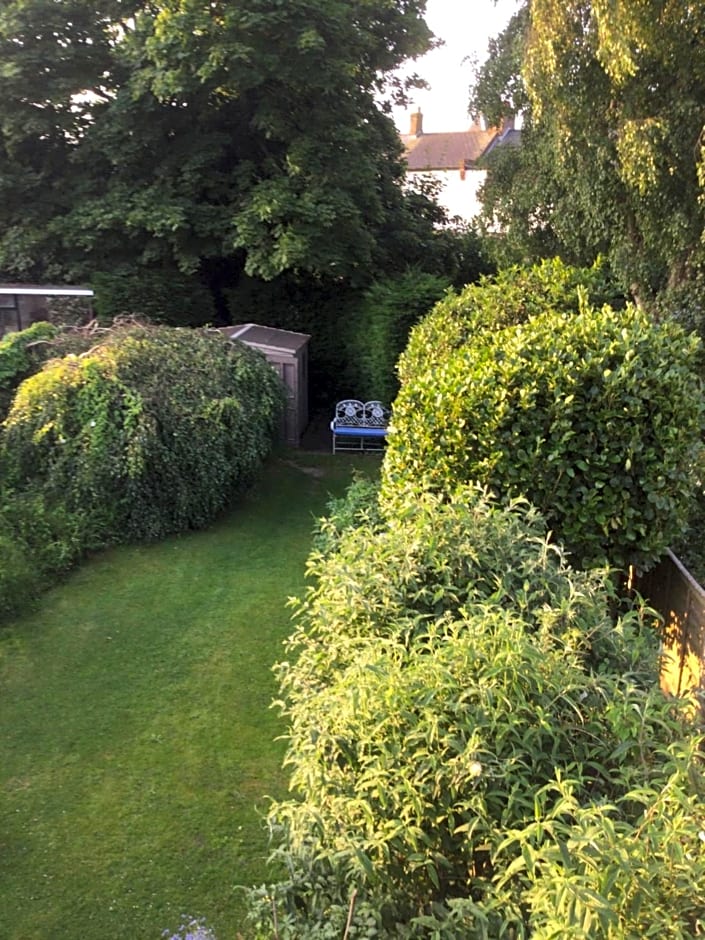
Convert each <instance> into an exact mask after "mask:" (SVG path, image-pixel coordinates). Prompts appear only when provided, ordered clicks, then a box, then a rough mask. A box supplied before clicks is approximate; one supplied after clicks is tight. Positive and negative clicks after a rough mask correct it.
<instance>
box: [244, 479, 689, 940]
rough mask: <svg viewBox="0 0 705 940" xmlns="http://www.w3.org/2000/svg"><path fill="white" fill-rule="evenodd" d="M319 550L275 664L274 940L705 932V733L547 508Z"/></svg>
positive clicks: (264, 920) (369, 536)
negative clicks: (286, 657) (569, 557)
mask: <svg viewBox="0 0 705 940" xmlns="http://www.w3.org/2000/svg"><path fill="white" fill-rule="evenodd" d="M403 496H404V498H403V499H402V498H401V496H400V499H399V500H398V502H397V503H396V504H395V505H397V506H402V505H406V506H408V507H409V508H408V509H407V510H405V511H404V512H401V513H398V514H397V513H394V514H387V515H386V516H384V517H377V518H376V519H373V520H371V521H370V522H368V523H365V524H363V525H361V526H358V527H352V528H350V527H346V528H345V529H344V530H342V532H340V533H339V536H338V541H337V548H336V550H335V551H332V552H327V553H325V554H320V553H315V554H314V555H312V557H311V559H310V564H309V573H310V574H311V575H313V577H314V582H313V584H312V586H311V587H310V589H309V591H308V593H307V595H306V596H305V598H304V599H303V601H301V602H299V603H298V605H297V629H296V632H295V634H294V636H293V638H292V640H291V642H290V645H289V653H290V654H291V658H292V659H291V662H288V663H282V664H280V666H279V667H278V674H279V681H280V686H281V692H282V704H283V708H284V711H285V714H286V715H287V717H288V719H289V724H290V729H289V749H288V755H287V763H288V765H289V766H290V767H291V770H292V777H291V784H292V787H293V789H294V791H295V792H297V793H298V794H299V799H298V800H290V801H285V802H281V803H277V804H275V805H274V806H273V808H272V812H271V814H270V825H271V826H272V829H273V831H274V832H275V833H276V834H277V835H278V837H279V839H280V840H281V845H280V849H279V851H278V853H277V857H278V859H279V861H280V862H281V863H283V865H284V866H285V869H284V870H285V871H286V872H287V876H286V878H285V879H283V880H282V881H281V882H280V883H279V884H277V885H273V886H269V887H267V888H266V889H260V890H258V891H256V892H254V893H253V904H254V907H253V919H254V921H255V923H256V924H257V926H258V929H259V931H260V932H259V934H258V935H259V936H271V935H273V932H274V931H273V929H272V907H273V906H274V907H275V909H276V915H277V936H278V937H280V938H294V937H296V938H301V940H304V938H306V940H313V938H324V937H339V936H341V935H342V933H343V929H344V927H345V924H346V920H347V917H348V915H349V911H350V908H351V898H352V897H353V896H354V893H355V896H356V897H357V903H356V906H355V911H354V915H353V918H352V928H351V930H350V933H349V936H351V937H373V936H375V937H418V938H421V937H429V936H433V937H439V938H449V940H450V938H457V937H464V938H465V937H467V938H469V940H480V938H492V940H499V938H500V937H509V936H514V937H517V938H518V937H528V936H532V937H534V938H539V937H541V938H545V940H547V938H548V937H551V936H561V937H575V938H578V937H580V938H587V937H596V938H599V937H604V938H607V937H611V938H613V937H636V936H639V937H641V936H654V937H655V936H665V935H668V936H672V937H682V938H685V937H691V936H694V935H696V934H697V932H698V930H700V929H702V928H703V926H705V902H703V901H702V899H701V892H700V890H699V884H700V882H701V879H702V877H703V876H704V875H705V852H704V851H703V845H702V841H701V840H702V832H703V823H704V821H705V813H704V812H703V808H702V804H701V803H700V793H701V792H702V789H701V788H702V786H703V784H705V779H704V778H703V773H702V767H701V764H700V760H699V757H698V748H699V744H700V740H699V738H698V736H697V735H695V734H693V733H692V732H691V731H690V730H689V729H688V727H687V725H686V723H685V720H684V718H683V716H682V714H681V710H680V707H679V705H678V703H677V702H672V701H668V700H667V699H666V698H665V696H663V695H662V694H661V693H660V691H658V690H657V689H656V688H655V687H654V686H655V681H656V675H657V673H656V658H655V647H654V644H655V637H654V634H653V631H652V630H651V629H650V627H649V626H648V625H647V624H645V622H644V614H645V612H644V611H642V610H640V609H639V608H635V609H633V610H631V611H630V612H628V613H627V614H625V615H624V616H623V617H622V618H621V619H620V620H618V621H617V622H616V623H615V622H614V621H613V620H612V618H611V617H610V614H609V609H610V604H611V593H610V589H609V583H608V581H607V580H606V579H603V578H602V577H600V576H598V574H597V573H595V572H593V573H581V572H576V571H573V570H571V569H570V568H569V567H568V565H567V564H566V561H565V558H564V557H563V554H562V552H561V551H560V549H558V548H557V547H556V546H554V545H551V544H550V543H549V542H548V541H547V540H546V533H545V529H544V527H543V525H542V523H541V519H540V518H539V517H538V515H537V514H536V512H535V511H534V510H533V509H531V508H529V507H527V506H526V504H524V503H522V502H519V503H513V504H511V505H510V506H508V507H506V508H500V507H499V506H498V505H497V504H496V503H495V502H494V501H492V500H491V499H490V498H488V497H487V496H486V495H483V494H482V493H481V492H479V491H478V490H473V489H469V488H464V489H460V490H458V491H456V492H454V493H452V494H450V495H446V496H445V497H441V496H433V495H430V494H428V493H420V492H418V491H412V490H408V491H407V492H406V493H404V494H403Z"/></svg>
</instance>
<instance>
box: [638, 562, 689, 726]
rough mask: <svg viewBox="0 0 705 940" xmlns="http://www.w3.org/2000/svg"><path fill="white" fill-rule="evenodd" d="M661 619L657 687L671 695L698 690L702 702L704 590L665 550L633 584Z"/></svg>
mask: <svg viewBox="0 0 705 940" xmlns="http://www.w3.org/2000/svg"><path fill="white" fill-rule="evenodd" d="M636 587H637V589H638V591H639V593H640V594H641V595H642V596H643V597H644V598H646V600H647V602H648V603H649V604H650V606H651V607H653V608H655V610H657V611H658V612H659V613H660V614H661V616H662V617H663V619H664V657H663V664H662V667H661V688H662V689H664V691H666V692H670V693H672V694H674V695H684V694H688V693H700V695H699V700H700V707H701V709H702V708H703V705H704V704H705V697H704V695H705V590H704V589H703V588H702V587H701V586H700V585H699V584H698V582H697V581H696V580H695V578H693V576H692V575H691V574H690V572H689V571H688V569H687V568H686V567H685V566H684V565H683V564H682V563H681V562H680V561H679V560H678V558H676V556H675V555H674V554H673V553H672V552H670V551H669V552H668V553H667V554H666V555H665V556H664V558H663V559H662V560H661V561H660V562H659V564H658V565H657V566H656V567H655V568H653V569H652V570H651V571H649V572H648V573H647V574H646V575H643V576H642V578H641V579H640V580H639V581H638V583H637V584H636Z"/></svg>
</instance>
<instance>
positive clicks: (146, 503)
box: [2, 326, 283, 545]
mask: <svg viewBox="0 0 705 940" xmlns="http://www.w3.org/2000/svg"><path fill="white" fill-rule="evenodd" d="M101 338H102V340H103V341H102V342H101V343H100V344H99V345H98V346H96V347H94V348H93V349H92V350H91V351H90V352H89V353H86V354H84V355H82V356H80V357H77V356H67V357H65V358H64V359H61V360H54V361H52V362H50V363H48V364H47V365H46V366H45V368H44V369H43V370H42V372H40V373H37V374H36V375H34V376H32V377H30V378H29V379H27V380H26V381H25V382H24V383H23V384H22V385H21V386H20V388H19V390H18V392H17V395H16V396H15V401H14V404H13V406H12V409H11V411H10V413H9V415H8V417H7V420H6V422H5V425H4V434H3V440H2V466H3V471H4V477H5V482H6V485H8V486H10V487H12V488H13V489H14V490H15V491H17V492H18V493H23V492H25V491H26V490H33V491H34V490H36V489H37V488H39V489H40V490H41V492H42V495H43V497H44V499H45V500H46V502H47V504H48V505H50V506H62V507H64V508H65V509H66V511H67V512H68V513H69V514H77V515H80V516H81V517H82V518H83V519H84V520H86V527H85V530H84V537H85V539H86V541H87V544H89V545H95V544H106V543H109V542H113V541H116V540H117V541H121V540H133V539H145V538H147V539H150V538H161V537H163V536H164V535H166V534H167V533H170V532H178V531H182V530H185V529H189V528H198V527H200V526H203V525H205V524H206V523H207V522H209V521H210V520H212V519H213V518H214V516H215V515H216V514H217V513H218V512H219V511H220V510H221V509H222V508H223V507H225V506H227V505H228V503H229V502H230V501H231V500H232V498H233V496H234V495H235V494H236V493H237V492H238V491H240V490H241V489H242V487H243V486H246V485H247V484H248V483H249V482H250V481H251V480H252V478H253V475H254V473H255V471H256V469H257V467H258V466H259V464H260V462H261V460H262V459H263V457H264V456H265V455H266V454H267V452H268V450H269V448H270V446H271V441H272V438H273V435H274V433H275V430H276V428H277V424H278V420H279V415H280V410H281V406H282V400H283V393H282V389H281V386H280V383H279V380H278V378H277V377H276V375H275V373H274V371H273V370H272V369H271V368H270V366H269V365H268V364H267V363H266V362H265V360H264V359H263V358H262V357H261V356H260V355H259V354H257V353H256V352H254V351H252V350H251V349H248V348H247V347H245V346H242V345H240V344H237V345H236V344H232V343H229V342H227V341H226V340H224V339H223V338H222V337H221V336H220V335H219V334H216V333H204V332H196V331H192V330H185V329H171V328H168V327H161V328H147V327H134V326H133V327H124V328H121V329H116V330H115V331H113V332H111V333H109V334H107V335H105V336H104V337H101Z"/></svg>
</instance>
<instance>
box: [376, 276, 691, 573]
mask: <svg viewBox="0 0 705 940" xmlns="http://www.w3.org/2000/svg"><path fill="white" fill-rule="evenodd" d="M520 283H521V285H522V286H521V290H520V291H519V293H518V294H517V295H516V296H515V295H511V301H512V302H511V303H510V304H509V306H507V305H506V296H507V295H506V294H505V293H504V292H501V291H498V290H497V285H487V286H486V287H485V288H484V289H480V288H476V289H470V290H468V291H467V292H465V293H464V294H462V295H461V296H460V297H459V298H451V299H449V300H448V301H445V302H444V303H442V304H439V305H438V307H437V308H436V310H435V311H434V312H433V313H432V314H431V316H430V317H429V319H428V321H427V322H425V323H423V324H421V325H420V326H419V327H418V328H417V330H415V331H414V334H413V336H412V339H411V341H410V343H409V348H408V350H407V352H406V353H405V355H404V357H403V360H402V365H401V373H402V376H403V384H402V388H401V390H400V393H399V395H398V397H397V399H396V402H395V404H394V415H393V421H392V424H393V430H392V432H391V434H390V439H389V446H388V449H387V453H386V457H385V463H384V470H383V478H384V491H385V495H386V498H388V499H394V498H395V492H396V489H397V487H398V486H399V485H400V484H403V483H404V482H405V481H410V480H417V479H421V478H423V479H425V480H426V481H427V483H428V485H430V486H431V487H433V488H435V489H438V490H441V491H442V490H448V489H452V488H454V487H455V486H456V485H457V483H459V482H463V481H477V482H479V483H481V484H482V485H486V486H488V487H490V488H491V489H492V490H493V491H494V492H496V493H497V494H500V495H501V496H503V497H509V498H511V497H512V496H517V495H525V496H527V497H528V498H529V499H530V500H531V501H532V502H533V503H534V504H535V505H536V506H538V507H539V508H540V509H541V510H542V511H543V513H544V514H545V516H546V519H547V521H548V524H549V525H550V527H551V528H552V529H554V531H555V532H556V534H557V536H558V537H559V538H560V539H561V540H563V541H564V543H565V544H566V545H567V547H568V548H569V550H570V551H571V552H572V553H574V555H575V556H576V558H577V559H578V560H579V562H580V563H582V564H586V565H591V564H604V563H606V562H609V563H610V564H612V565H614V566H616V567H619V568H626V567H627V566H628V565H629V564H635V565H637V566H642V567H647V566H648V565H649V564H650V563H651V562H653V561H654V560H655V559H657V558H658V557H659V556H660V555H661V554H662V553H663V552H664V551H665V549H666V548H668V546H669V545H671V544H673V543H674V542H675V541H676V539H677V538H678V536H679V535H680V534H681V533H682V531H683V529H684V527H685V524H686V520H687V518H688V514H689V509H690V504H691V500H692V494H693V487H694V482H695V467H696V464H697V460H698V455H699V453H700V451H701V449H702V443H701V438H702V431H703V420H704V414H705V411H704V409H705V405H704V402H703V386H702V383H701V380H700V378H699V375H698V368H697V363H698V349H699V342H698V340H697V338H696V337H695V336H689V335H686V334H685V333H684V332H683V330H682V329H681V328H680V327H679V326H677V325H676V324H674V323H673V322H672V321H663V322H660V323H655V322H653V321H652V320H651V319H650V318H649V317H648V316H647V315H646V314H645V313H644V312H642V311H639V310H637V309H635V308H634V307H627V308H626V309H624V310H620V311H614V310H613V309H611V308H610V307H602V308H600V309H597V308H594V307H591V306H590V305H589V304H588V303H587V302H586V300H585V293H584V292H583V291H582V290H581V289H578V290H577V291H575V292H574V295H573V296H572V297H571V295H570V293H568V295H567V296H566V295H565V293H564V292H562V289H561V290H560V291H557V292H556V294H557V300H556V299H553V298H551V297H550V296H549V294H550V292H546V297H545V298H542V297H541V296H540V295H538V296H537V295H535V294H533V293H531V294H530V295H528V296H527V298H526V304H527V305H528V304H529V303H530V304H531V308H530V313H529V314H528V315H527V313H528V311H527V307H526V305H525V306H524V307H522V306H521V304H519V303H518V302H517V301H518V298H519V294H520V293H521V291H523V290H524V289H525V287H526V286H527V285H528V284H530V283H531V277H530V276H529V277H527V278H526V279H520ZM483 291H486V295H485V293H483ZM579 298H581V299H579ZM568 301H570V303H569V302H568Z"/></svg>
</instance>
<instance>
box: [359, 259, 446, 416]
mask: <svg viewBox="0 0 705 940" xmlns="http://www.w3.org/2000/svg"><path fill="white" fill-rule="evenodd" d="M448 286H449V285H448V282H447V281H446V280H445V279H444V278H442V277H438V276H436V275H433V274H426V273H424V272H423V271H414V270H412V271H407V272H405V273H404V274H400V275H397V276H396V277H393V278H391V277H390V278H385V279H382V280H379V281H377V282H375V283H374V284H372V286H371V287H369V288H368V289H367V290H366V291H365V292H364V294H363V295H362V298H361V300H360V304H359V307H358V308H357V309H356V310H355V311H354V315H353V316H350V317H349V318H348V320H347V323H346V324H345V326H344V329H343V331H342V333H343V344H344V347H345V353H346V370H345V381H346V383H347V392H346V393H347V394H348V395H352V396H354V397H357V398H363V399H365V400H366V401H369V400H370V399H373V398H376V399H379V400H381V401H384V402H391V401H392V400H393V398H394V397H395V395H396V393H397V390H398V387H399V383H398V381H397V378H396V374H395V366H396V362H397V360H398V358H399V356H400V354H401V352H402V351H403V349H404V347H405V345H406V341H407V339H408V336H409V331H410V330H411V327H412V326H413V325H414V323H416V322H417V321H418V320H419V319H420V318H421V317H422V316H423V315H424V314H425V313H428V311H429V310H430V309H431V308H432V307H433V305H434V304H435V303H436V301H438V300H440V298H441V297H442V296H443V294H444V292H445V291H446V290H447V288H448Z"/></svg>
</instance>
